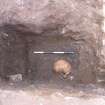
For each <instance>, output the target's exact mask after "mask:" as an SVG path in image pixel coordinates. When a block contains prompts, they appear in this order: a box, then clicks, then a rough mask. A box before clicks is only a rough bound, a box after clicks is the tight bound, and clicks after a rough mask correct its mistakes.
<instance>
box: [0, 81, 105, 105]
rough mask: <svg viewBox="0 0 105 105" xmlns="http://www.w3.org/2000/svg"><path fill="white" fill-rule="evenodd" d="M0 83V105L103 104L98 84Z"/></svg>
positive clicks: (102, 96) (102, 94)
mask: <svg viewBox="0 0 105 105" xmlns="http://www.w3.org/2000/svg"><path fill="white" fill-rule="evenodd" d="M0 85H1V86H0V105H105V89H104V88H102V87H99V86H98V85H92V84H89V85H82V84H79V85H77V86H76V85H75V86H68V85H64V84H63V83H62V84H60V83H55V82H54V81H49V83H48V82H46V83H45V82H42V81H40V82H39V81H35V82H34V83H33V84H32V83H30V84H29V83H28V82H21V83H20V82H17V83H13V82H8V83H5V82H2V83H1V84H0Z"/></svg>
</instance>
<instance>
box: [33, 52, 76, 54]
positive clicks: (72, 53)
mask: <svg viewBox="0 0 105 105" xmlns="http://www.w3.org/2000/svg"><path fill="white" fill-rule="evenodd" d="M33 53H34V54H74V53H75V52H62V51H60V52H44V51H34V52H33Z"/></svg>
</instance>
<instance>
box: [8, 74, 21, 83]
mask: <svg viewBox="0 0 105 105" xmlns="http://www.w3.org/2000/svg"><path fill="white" fill-rule="evenodd" d="M9 80H10V81H13V82H18V81H22V74H15V75H10V76H9Z"/></svg>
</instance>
